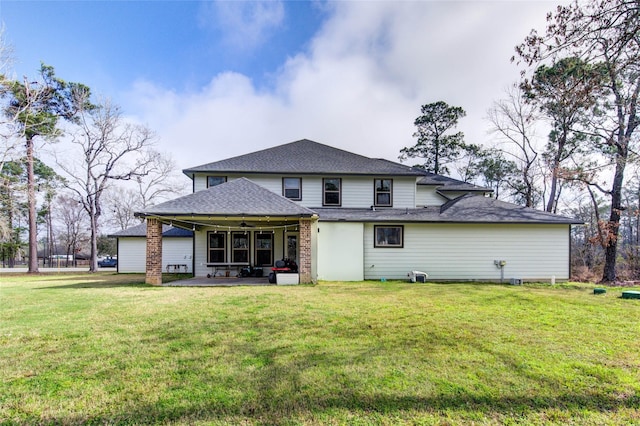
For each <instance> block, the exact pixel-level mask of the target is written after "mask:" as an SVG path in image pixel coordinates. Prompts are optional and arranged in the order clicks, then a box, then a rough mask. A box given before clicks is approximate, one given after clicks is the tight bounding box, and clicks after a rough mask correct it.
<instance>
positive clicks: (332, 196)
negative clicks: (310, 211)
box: [322, 178, 342, 206]
mask: <svg viewBox="0 0 640 426" xmlns="http://www.w3.org/2000/svg"><path fill="white" fill-rule="evenodd" d="M341 187H342V179H340V178H325V179H322V188H323V197H322V198H323V200H322V201H323V202H322V205H323V206H340V205H341V204H342V197H341V189H342V188H341Z"/></svg>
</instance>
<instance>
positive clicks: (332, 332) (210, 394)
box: [0, 274, 640, 425]
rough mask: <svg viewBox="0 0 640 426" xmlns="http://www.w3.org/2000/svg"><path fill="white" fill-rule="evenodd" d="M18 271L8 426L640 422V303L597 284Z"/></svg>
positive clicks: (2, 290)
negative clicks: (313, 281) (153, 277)
mask: <svg viewBox="0 0 640 426" xmlns="http://www.w3.org/2000/svg"><path fill="white" fill-rule="evenodd" d="M142 281H143V277H142V276H139V275H114V274H97V275H88V274H76V275H40V276H26V275H21V276H17V275H16V276H7V275H4V276H1V275H0V377H1V379H2V381H1V383H0V423H1V424H35V423H38V424H51V423H54V424H150V423H151V424H348V425H369V424H452V425H453V424H527V425H528V424H576V425H585V424H631V423H636V424H638V423H640V335H639V331H640V301H639V300H627V299H621V298H620V293H621V291H622V289H616V288H609V289H608V291H607V294H605V295H594V294H593V290H592V287H593V286H591V287H589V286H579V285H576V286H555V287H553V288H551V287H549V286H544V285H539V286H536V285H525V286H507V285H504V286H503V285H489V284H408V283H403V282H384V283H380V282H364V283H321V284H319V285H317V286H297V287H276V286H270V287H234V288H211V287H209V288H177V287H165V288H157V287H150V286H146V285H144V284H142Z"/></svg>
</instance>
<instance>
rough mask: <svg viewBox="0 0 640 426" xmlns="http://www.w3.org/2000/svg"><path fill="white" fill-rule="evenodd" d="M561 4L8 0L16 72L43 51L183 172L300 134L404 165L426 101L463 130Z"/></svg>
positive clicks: (28, 68)
mask: <svg viewBox="0 0 640 426" xmlns="http://www.w3.org/2000/svg"><path fill="white" fill-rule="evenodd" d="M556 4H557V3H556V2H553V1H517V0H513V1H506V0H503V1H482V0H478V1H463V0H457V1H384V0H376V1H340V2H325V1H310V2H307V1H278V0H273V1H268V2H248V1H227V2H213V1H202V2H201V1H139V2H134V1H109V2H100V1H28V0H27V1H7V0H0V19H1V20H2V22H3V23H4V26H5V37H6V39H7V41H8V42H9V43H10V44H11V45H13V49H14V52H15V57H16V64H15V67H14V72H15V75H16V76H17V77H22V76H23V75H34V74H35V71H36V70H37V69H38V67H39V64H40V61H43V62H45V63H47V64H49V65H52V66H54V67H55V69H56V71H57V75H58V76H59V77H61V78H63V79H65V80H69V81H78V82H82V83H85V84H87V85H89V86H90V87H91V88H92V90H93V91H94V93H96V94H99V95H102V96H107V97H110V98H112V99H113V101H115V102H116V103H118V104H119V105H121V106H122V108H123V110H124V112H125V113H126V114H127V115H128V116H130V117H131V118H132V119H135V120H137V121H139V122H142V123H145V124H146V125H148V126H149V127H150V128H152V129H153V130H154V131H155V132H156V133H157V135H158V147H159V149H160V150H162V151H164V152H166V153H168V154H170V155H171V156H173V157H174V159H175V160H176V162H177V165H178V167H179V168H181V169H182V168H187V167H191V166H195V165H199V164H202V163H206V162H211V161H216V160H219V159H222V158H226V157H229V156H232V155H239V154H243V153H246V152H250V151H253V150H256V149H262V148H265V147H269V146H274V145H278V144H282V143H287V142H291V141H294V140H298V139H303V138H308V139H312V140H316V141H318V142H322V143H326V144H329V145H333V146H336V147H339V148H342V149H347V150H351V151H354V152H357V153H360V154H363V155H367V156H371V157H381V158H388V159H390V160H394V161H397V156H398V154H399V151H400V149H401V148H403V147H405V146H408V145H412V144H413V143H415V140H414V139H413V138H412V134H413V130H414V128H413V120H414V119H415V118H416V117H417V115H418V114H419V111H420V105H423V104H426V103H429V102H436V101H439V100H444V101H445V102H448V103H449V104H451V105H456V106H461V107H463V108H464V109H465V110H466V111H467V117H466V118H464V119H463V120H462V121H461V123H460V128H461V130H463V131H464V132H465V134H466V139H467V141H468V142H475V143H483V144H490V143H493V141H492V137H493V136H492V135H491V134H490V133H489V132H488V130H489V127H490V126H489V124H488V122H487V120H486V115H487V110H488V109H489V108H490V107H491V105H492V103H493V102H495V101H497V100H498V99H500V98H501V97H504V90H505V89H506V88H507V87H508V86H509V85H510V84H513V83H514V82H515V81H516V80H517V79H518V76H519V71H520V69H519V68H518V67H517V66H516V65H514V64H512V63H511V62H510V61H509V59H510V57H511V55H512V54H513V47H514V46H515V45H516V44H518V43H519V42H521V41H522V39H523V38H524V36H525V35H526V34H528V32H529V31H530V30H531V29H532V28H538V29H539V30H543V29H544V23H545V15H546V12H548V11H550V10H552V9H554V7H555V5H556Z"/></svg>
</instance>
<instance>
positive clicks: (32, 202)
mask: <svg viewBox="0 0 640 426" xmlns="http://www.w3.org/2000/svg"><path fill="white" fill-rule="evenodd" d="M27 203H28V205H29V273H31V274H36V273H38V272H39V271H38V230H37V228H36V226H37V225H36V188H35V177H34V174H33V138H31V137H27Z"/></svg>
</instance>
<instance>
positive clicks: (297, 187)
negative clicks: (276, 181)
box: [282, 178, 302, 201]
mask: <svg viewBox="0 0 640 426" xmlns="http://www.w3.org/2000/svg"><path fill="white" fill-rule="evenodd" d="M282 195H284V196H285V197H287V198H289V199H291V200H296V201H300V200H302V178H282Z"/></svg>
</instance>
